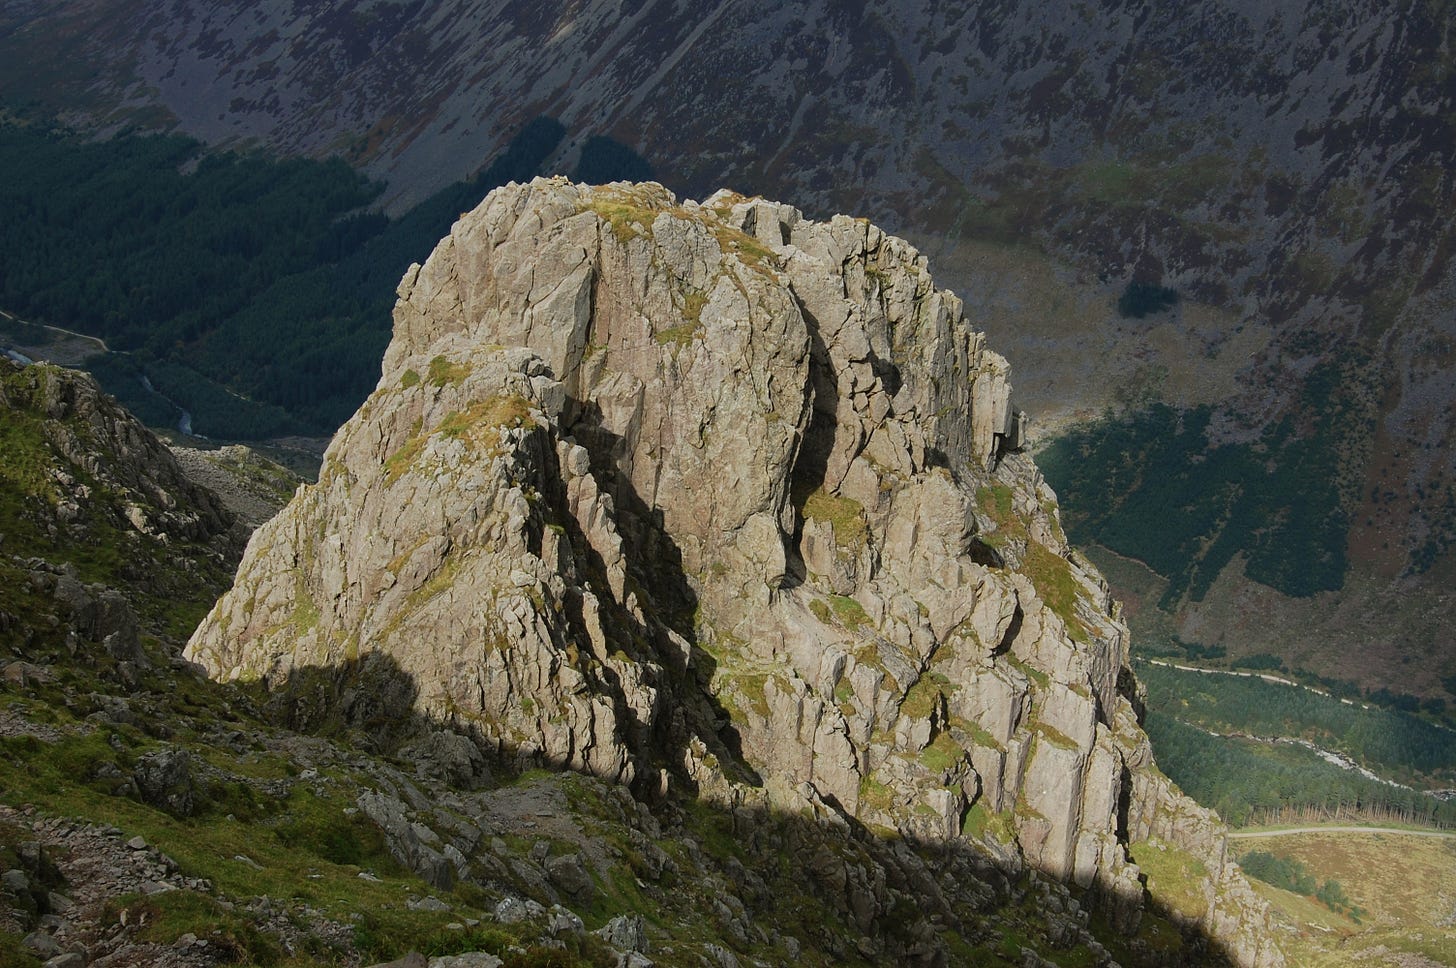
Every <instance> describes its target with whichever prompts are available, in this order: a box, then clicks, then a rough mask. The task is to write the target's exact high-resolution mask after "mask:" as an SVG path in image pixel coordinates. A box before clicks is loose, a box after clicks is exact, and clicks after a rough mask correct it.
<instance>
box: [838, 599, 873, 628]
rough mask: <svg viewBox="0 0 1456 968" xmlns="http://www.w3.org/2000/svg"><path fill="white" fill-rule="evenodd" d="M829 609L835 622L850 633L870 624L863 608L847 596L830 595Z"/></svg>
mask: <svg viewBox="0 0 1456 968" xmlns="http://www.w3.org/2000/svg"><path fill="white" fill-rule="evenodd" d="M829 608H830V610H831V611H833V613H834V618H835V620H836V621H838V622H839V624H840V625H843V626H844V627H845V628H847V629H849V630H850V631H854V630H855V629H858V628H863V627H864V626H866V625H869V624H870V617H869V615H867V614H866V613H865V610H864V606H863V605H861V604H860V603H859V602H857V601H855V600H854V599H853V598H850V597H849V596H848V595H830V596H829Z"/></svg>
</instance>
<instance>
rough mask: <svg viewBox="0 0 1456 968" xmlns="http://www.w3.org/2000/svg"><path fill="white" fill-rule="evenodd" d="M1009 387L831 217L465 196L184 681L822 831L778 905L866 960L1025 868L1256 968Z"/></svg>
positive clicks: (750, 828) (1123, 641) (549, 190)
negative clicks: (947, 865)
mask: <svg viewBox="0 0 1456 968" xmlns="http://www.w3.org/2000/svg"><path fill="white" fill-rule="evenodd" d="M1007 380H1008V369H1007V366H1006V363H1005V361H1004V360H1003V359H1002V358H1001V357H999V356H997V355H996V354H995V353H993V352H991V351H990V350H989V349H987V348H986V346H985V337H984V336H983V335H982V334H980V333H978V332H976V331H974V330H973V329H972V328H971V327H970V326H969V325H968V323H967V322H966V319H965V315H964V311H963V306H962V303H961V301H960V300H959V299H958V298H957V297H956V296H954V295H953V294H951V293H949V292H947V291H944V290H940V289H937V288H936V287H935V286H934V284H933V282H932V280H931V278H930V276H929V274H928V272H927V268H926V260H925V259H924V257H923V256H921V255H919V254H918V253H917V252H916V251H915V250H914V249H913V248H912V247H911V246H909V245H908V244H907V243H905V242H903V241H902V240H900V239H896V238H894V237H892V236H888V235H885V234H884V233H883V232H881V231H880V230H879V229H877V228H875V227H874V226H873V225H871V224H869V223H868V222H866V221H864V220H857V219H851V218H848V217H844V216H837V217H836V218H834V219H832V220H831V221H829V222H823V223H820V222H814V221H811V220H808V219H806V218H804V217H803V216H802V215H801V213H800V212H798V211H797V210H795V209H793V208H790V207H788V206H785V205H779V204H775V203H771V202H765V201H762V200H748V199H744V198H742V197H741V196H737V195H734V194H732V193H727V192H720V193H718V194H716V195H714V196H712V197H711V198H709V199H708V200H706V201H705V202H703V203H701V204H699V203H696V202H691V201H685V202H681V203H679V202H678V201H677V200H676V199H675V198H674V197H673V196H672V195H670V194H669V193H668V192H666V191H665V190H664V189H662V188H660V187H659V186H656V185H651V184H646V185H628V184H615V185H611V186H607V187H603V188H598V189H591V188H586V187H583V186H578V185H573V184H571V183H569V182H566V181H564V180H559V179H558V180H543V179H538V180H536V181H534V182H532V183H531V184H529V185H513V186H509V187H507V188H504V189H500V190H498V191H496V192H493V193H492V194H491V195H490V196H489V197H488V198H487V199H486V201H485V202H484V203H482V205H481V206H480V207H479V208H478V209H476V210H475V211H474V212H472V213H469V214H468V215H466V216H464V217H462V219H461V220H460V221H459V222H458V223H457V224H456V225H455V227H454V229H452V231H451V234H450V236H449V237H448V238H446V239H445V240H444V241H442V242H441V243H440V245H439V246H438V247H437V249H436V251H435V253H434V254H433V255H432V256H431V257H430V259H429V260H428V261H427V262H426V263H425V264H424V265H423V266H416V267H412V269H411V271H410V272H409V273H408V274H407V275H406V277H405V279H404V281H403V282H402V283H401V285H400V301H399V303H398V304H397V306H396V309H395V337H394V340H393V341H392V342H391V344H390V348H389V350H388V352H387V353H386V356H385V362H384V367H383V374H382V376H381V379H380V382H379V385H378V388H377V389H376V390H375V392H374V394H372V395H371V397H370V398H369V400H368V401H366V402H365V404H364V406H363V407H362V408H361V409H360V411H359V413H358V414H356V415H355V417H354V418H353V419H352V420H350V421H349V423H347V424H346V425H345V427H344V428H343V429H342V430H341V431H340V433H339V435H338V436H337V437H336V439H335V441H334V443H333V445H332V446H331V447H330V449H329V452H328V454H327V455H326V457H325V461H324V466H323V469H322V471H321V473H320V477H319V482H318V484H316V485H313V486H310V487H307V488H305V489H304V490H302V491H301V492H300V493H299V495H298V496H297V497H296V498H295V500H294V501H293V503H292V504H290V505H289V506H288V507H287V508H286V509H285V510H284V511H283V512H281V513H280V514H279V515H278V516H277V517H275V518H274V519H272V520H271V521H269V522H268V523H267V524H265V525H263V526H262V527H261V528H259V530H258V531H257V532H256V533H255V534H254V536H253V538H252V540H251V542H250V544H249V547H248V551H247V553H246V555H245V557H244V560H243V564H242V565H241V567H240V568H239V572H238V576H237V580H236V582H235V584H234V587H233V589H232V590H231V591H230V592H229V593H227V594H226V595H225V596H224V597H223V598H222V599H221V600H220V601H219V602H218V604H217V606H216V607H215V608H214V609H213V611H212V612H211V614H210V615H209V616H208V617H207V619H206V620H205V621H204V622H203V624H202V625H201V626H200V627H199V628H198V630H197V632H196V634H195V635H194V636H193V638H192V640H191V642H190V643H189V644H188V647H187V652H186V655H187V657H188V658H190V659H192V660H194V661H197V662H200V663H202V664H203V665H204V666H205V667H206V668H207V669H208V670H209V671H210V673H211V674H212V675H213V676H215V677H217V678H220V679H223V680H240V681H261V682H263V683H265V684H267V686H268V687H269V688H270V689H271V690H273V691H274V692H275V693H276V694H277V695H278V696H280V697H284V698H283V699H282V701H283V702H284V704H285V705H286V706H287V708H289V709H290V710H291V713H290V715H291V716H292V717H293V719H294V720H295V721H297V722H302V723H307V722H311V721H319V720H322V719H325V718H328V717H330V716H342V717H343V718H344V719H345V720H346V721H347V722H350V723H353V724H355V725H364V724H368V723H371V722H375V723H379V722H383V723H388V722H389V721H391V720H393V719H396V718H398V717H400V716H401V715H402V714H403V712H404V711H407V710H410V709H413V710H416V711H418V712H421V713H424V714H426V715H427V716H428V717H430V718H431V720H433V721H434V722H437V723H440V724H444V725H447V726H448V727H450V728H452V729H455V730H460V731H464V732H466V733H467V734H469V735H472V736H474V737H476V739H477V742H479V743H482V744H483V745H484V746H485V747H487V748H488V749H492V750H494V751H495V752H496V753H497V754H498V755H499V756H501V757H503V758H504V759H505V760H506V761H507V762H512V761H514V762H516V763H518V764H520V765H521V766H523V767H524V766H530V765H537V764H549V765H554V766H558V767H562V766H564V767H568V768H570V769H572V770H576V771H580V772H584V773H587V774H591V775H594V776H597V777H601V778H604V779H607V780H611V781H615V782H619V783H623V784H628V785H630V786H631V787H632V789H633V790H634V792H635V793H636V794H637V795H638V797H640V798H642V799H644V800H645V801H647V802H649V803H654V802H667V803H672V802H680V798H681V797H683V796H688V797H691V798H694V799H695V800H696V801H697V802H699V803H705V804H709V805H712V806H713V808H714V809H717V810H721V811H724V812H725V813H731V815H732V816H733V817H734V818H735V820H734V828H735V830H736V831H737V832H738V835H739V837H740V838H741V839H742V840H743V841H744V842H745V844H748V845H754V844H757V843H758V840H757V839H756V837H757V834H756V833H755V832H756V831H762V830H763V829H765V828H762V827H761V826H760V825H761V824H766V823H770V821H769V818H773V817H802V818H805V819H806V820H808V819H814V820H816V821H817V823H818V825H821V826H822V825H827V828H828V829H832V830H838V831H842V832H843V834H842V835H843V836H845V837H847V838H849V840H850V841H852V842H853V843H854V844H856V845H857V846H856V849H862V850H863V851H864V853H863V855H862V858H861V860H860V861H859V866H858V867H856V868H854V869H853V870H851V871H850V872H849V873H848V874H847V878H848V880H847V881H846V879H845V878H844V877H837V876H835V877H830V876H828V875H826V874H823V872H820V874H819V875H818V876H816V878H814V884H813V885H812V886H811V887H810V890H811V891H812V892H813V893H814V896H816V897H817V898H819V900H820V901H821V902H822V903H824V904H826V905H828V907H829V910H830V911H842V912H844V913H845V914H846V915H848V916H850V917H852V919H853V924H854V925H855V933H856V934H857V935H860V936H862V937H863V940H862V941H860V942H858V944H859V949H860V952H861V953H862V954H863V955H864V957H866V958H869V959H870V960H886V959H888V960H890V961H893V962H895V963H925V964H935V963H940V962H942V961H943V959H945V958H947V957H951V956H952V954H953V951H954V950H955V949H954V945H955V944H956V943H958V942H956V941H955V940H954V939H956V938H961V939H969V938H972V937H974V936H976V934H977V931H978V929H977V928H976V926H975V925H976V923H977V919H976V918H975V917H973V916H972V915H971V914H970V912H971V911H973V910H975V909H976V908H978V907H981V906H983V905H984V904H986V903H987V901H988V900H989V899H992V898H996V897H998V896H999V897H1004V894H1002V893H1001V889H999V888H998V887H997V885H998V884H1003V883H1004V880H1003V879H1004V878H1005V877H1007V876H1013V877H1014V876H1017V875H1019V874H1020V872H1022V871H1023V870H1024V869H1030V870H1034V871H1038V872H1040V873H1041V874H1043V875H1046V876H1047V877H1049V878H1051V879H1052V881H1057V882H1063V883H1066V884H1067V885H1069V886H1070V887H1072V888H1073V896H1066V895H1065V893H1064V892H1063V900H1061V901H1059V902H1057V903H1059V904H1068V905H1071V909H1072V910H1074V911H1076V910H1082V911H1088V910H1090V911H1093V912H1096V913H1097V915H1098V917H1100V918H1105V919H1106V921H1107V922H1108V923H1110V924H1111V925H1113V926H1114V927H1115V928H1116V929H1117V930H1118V931H1120V932H1123V933H1127V932H1134V933H1135V932H1137V931H1138V928H1139V923H1140V919H1141V918H1142V916H1143V915H1142V909H1143V907H1144V904H1145V895H1144V883H1143V882H1142V881H1141V880H1140V876H1141V875H1146V876H1147V877H1148V878H1149V879H1150V888H1151V890H1152V891H1153V894H1152V895H1151V900H1150V901H1149V902H1147V903H1150V904H1151V905H1152V906H1153V908H1155V909H1157V910H1159V911H1161V912H1162V913H1163V914H1164V915H1166V916H1167V917H1169V918H1170V919H1171V920H1172V921H1173V922H1174V923H1177V924H1181V925H1183V926H1184V928H1185V930H1188V931H1201V932H1204V933H1205V934H1206V935H1207V936H1208V937H1209V938H1211V939H1212V941H1213V945H1214V950H1215V951H1217V952H1222V953H1223V954H1221V955H1218V954H1216V955H1214V957H1222V956H1226V957H1228V958H1229V959H1231V960H1232V961H1234V962H1236V963H1239V964H1249V965H1267V964H1279V963H1282V958H1281V957H1280V955H1279V953H1278V950H1277V949H1276V948H1275V947H1274V946H1273V944H1272V941H1271V939H1270V938H1269V937H1268V933H1267V922H1266V917H1267V910H1266V909H1265V907H1264V905H1263V904H1262V903H1261V902H1258V901H1257V900H1256V899H1255V897H1254V896H1253V895H1252V894H1251V893H1250V891H1249V890H1248V887H1247V885H1246V884H1245V882H1244V881H1243V879H1242V876H1241V875H1240V874H1239V873H1238V872H1237V868H1236V867H1234V866H1232V865H1231V864H1230V862H1229V861H1228V858H1227V850H1226V843H1225V839H1224V832H1223V827H1222V825H1221V824H1220V823H1219V822H1218V820H1217V818H1216V817H1214V816H1213V815H1212V814H1210V813H1208V812H1206V811H1204V810H1202V809H1201V808H1199V807H1197V806H1196V805H1195V804H1193V803H1192V802H1191V801H1190V800H1188V799H1187V798H1185V797H1183V796H1182V794H1180V793H1179V792H1178V791H1177V790H1176V788H1174V787H1173V786H1172V785H1171V784H1170V783H1169V782H1168V781H1167V779H1166V778H1164V777H1163V776H1162V775H1161V774H1160V773H1159V772H1158V771H1157V769H1156V767H1155V766H1154V764H1153V761H1152V755H1151V751H1150V749H1149V747H1148V744H1147V740H1146V737H1145V736H1144V734H1143V733H1142V730H1141V728H1140V727H1139V725H1138V714H1137V710H1136V703H1137V692H1136V690H1137V686H1136V681H1135V679H1134V678H1133V676H1132V674H1131V670H1130V669H1129V667H1128V664H1127V642H1128V637H1127V630H1126V628H1125V626H1124V625H1123V624H1122V623H1121V622H1120V620H1119V619H1118V618H1117V616H1116V610H1115V607H1114V606H1113V603H1112V602H1111V600H1110V598H1109V596H1108V593H1107V590H1106V586H1105V585H1104V584H1103V583H1102V582H1101V580H1100V578H1099V577H1098V576H1097V573H1096V572H1095V570H1094V569H1093V568H1092V567H1091V566H1090V565H1089V564H1088V563H1087V562H1086V561H1085V559H1083V558H1082V557H1081V556H1079V555H1077V554H1076V553H1075V552H1073V551H1072V550H1071V549H1069V547H1068V546H1067V544H1066V541H1065V539H1064V538H1063V536H1062V534H1061V531H1060V528H1059V526H1058V524H1057V512H1056V506H1055V501H1054V497H1053V495H1052V493H1051V491H1050V489H1049V488H1047V486H1046V485H1045V483H1044V482H1043V481H1042V480H1041V477H1040V475H1039V473H1038V472H1037V470H1036V468H1035V466H1034V465H1033V464H1032V463H1031V462H1030V460H1029V459H1028V458H1026V457H1025V456H1024V455H1023V454H1021V453H1019V452H1018V448H1019V446H1020V420H1019V419H1018V417H1017V415H1016V414H1015V413H1014V412H1013V411H1012V410H1011V409H1010V407H1009V405H1008V400H1009V395H1010V386H1009V384H1008V382H1007ZM896 844H904V845H914V846H915V847H916V850H919V849H922V848H924V849H929V850H931V851H932V852H933V851H936V850H945V851H949V852H950V855H951V856H954V857H959V858H960V860H958V861H957V862H956V866H955V874H954V876H953V877H949V878H947V877H945V876H944V874H945V871H944V870H941V871H939V872H937V871H936V869H934V868H933V867H926V866H923V863H922V862H918V861H913V860H912V859H911V858H912V857H913V856H914V852H910V853H906V852H904V851H901V850H899V849H898V848H897V847H896V846H895V845H896ZM756 849H757V848H756V847H750V850H756ZM437 857H438V855H437V854H433V853H432V852H428V851H425V852H421V853H420V854H418V855H417V860H418V861H419V863H420V864H422V865H424V866H425V867H426V868H428V867H429V865H431V864H434V863H436V859H437ZM753 863H760V861H755V862H753ZM907 865H908V866H907ZM831 866H832V865H831ZM907 878H908V881H909V883H908V884H907ZM925 878H928V879H929V880H928V881H927V882H925V883H920V882H921V880H922V879H925ZM910 884H916V885H918V886H915V887H914V888H911V887H910V886H909V885H910ZM1076 898H1080V900H1076ZM747 900H748V899H745V901H747ZM758 903H759V904H760V905H761V906H760V907H759V908H758V909H757V910H756V912H755V913H756V916H757V917H758V918H759V919H763V918H764V917H766V916H768V915H769V914H770V913H773V914H775V917H774V920H775V921H776V923H780V924H792V923H793V921H794V919H793V918H791V917H789V914H788V912H787V911H786V910H784V909H782V908H778V907H775V904H774V902H773V901H772V900H771V899H767V898H761V899H759V902H758ZM1077 917H1081V915H1078V916H1077ZM1069 923H1084V924H1085V922H1078V921H1077V920H1076V919H1075V918H1074V920H1073V921H1072V922H1069ZM785 930H788V929H787V928H785ZM1071 930H1072V933H1071V934H1070V935H1068V936H1067V938H1066V939H1065V941H1066V943H1068V944H1084V943H1087V942H1088V941H1090V940H1091V939H1090V937H1085V938H1084V937H1083V935H1082V934H1079V933H1078V929H1071ZM1137 937H1138V938H1139V939H1140V941H1139V944H1140V945H1141V947H1135V948H1134V949H1133V950H1134V952H1141V953H1134V954H1132V955H1129V956H1125V957H1132V958H1134V959H1136V960H1149V961H1151V962H1153V963H1162V962H1164V961H1166V960H1168V959H1178V958H1180V957H1181V958H1196V957H1199V956H1198V954H1197V951H1198V949H1197V947H1196V946H1193V947H1187V946H1185V947H1184V948H1182V949H1181V953H1180V949H1179V948H1178V947H1176V946H1175V947H1173V948H1167V947H1165V945H1166V939H1165V940H1164V941H1163V942H1154V941H1152V939H1150V938H1148V937H1147V936H1146V934H1142V935H1137ZM1078 938H1082V940H1081V941H1078V940H1077V939H1078ZM678 940H683V939H682V938H678ZM768 941H769V942H770V943H771V944H773V945H781V944H783V943H784V942H783V940H782V939H778V940H774V939H772V937H770V938H768ZM755 944H756V943H755V942H753V941H752V939H751V938H750V941H749V945H748V947H747V948H743V947H742V945H741V944H740V945H738V946H739V947H740V948H741V950H745V951H748V950H752V951H758V950H760V949H758V948H756V947H755V946H754V945H755ZM821 944H822V942H820V941H818V940H816V939H815V938H813V937H806V936H803V935H798V936H796V937H795V940H794V945H795V946H796V947H798V946H802V947H803V948H804V949H805V950H808V951H816V952H819V953H821V954H823V955H835V954H838V953H837V952H835V951H834V950H833V949H832V948H824V947H821ZM1149 945H1151V947H1149ZM1099 960H1100V958H1099Z"/></svg>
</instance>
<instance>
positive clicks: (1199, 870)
mask: <svg viewBox="0 0 1456 968" xmlns="http://www.w3.org/2000/svg"><path fill="white" fill-rule="evenodd" d="M1128 853H1129V854H1131V855H1132V859H1133V861H1134V862H1136V863H1137V865H1138V867H1140V868H1142V871H1143V873H1144V874H1146V875H1147V878H1148V893H1150V894H1151V895H1152V896H1153V897H1154V898H1156V899H1158V900H1159V901H1161V902H1163V904H1165V905H1167V906H1168V907H1170V908H1172V909H1173V910H1174V911H1177V912H1178V913H1179V914H1180V915H1182V916H1183V917H1185V918H1189V919H1196V918H1201V917H1203V915H1204V914H1205V913H1206V910H1207V907H1208V904H1207V901H1206V900H1205V899H1204V896H1203V882H1204V881H1206V880H1207V879H1208V868H1207V867H1205V866H1204V865H1203V861H1201V860H1199V859H1198V858H1197V857H1194V856H1193V855H1192V854H1190V853H1188V851H1186V850H1183V849H1182V848H1181V847H1174V846H1173V845H1171V844H1167V843H1164V842H1163V841H1161V840H1158V839H1157V838H1152V839H1149V840H1139V841H1137V842H1136V843H1133V844H1129V845H1128Z"/></svg>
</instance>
